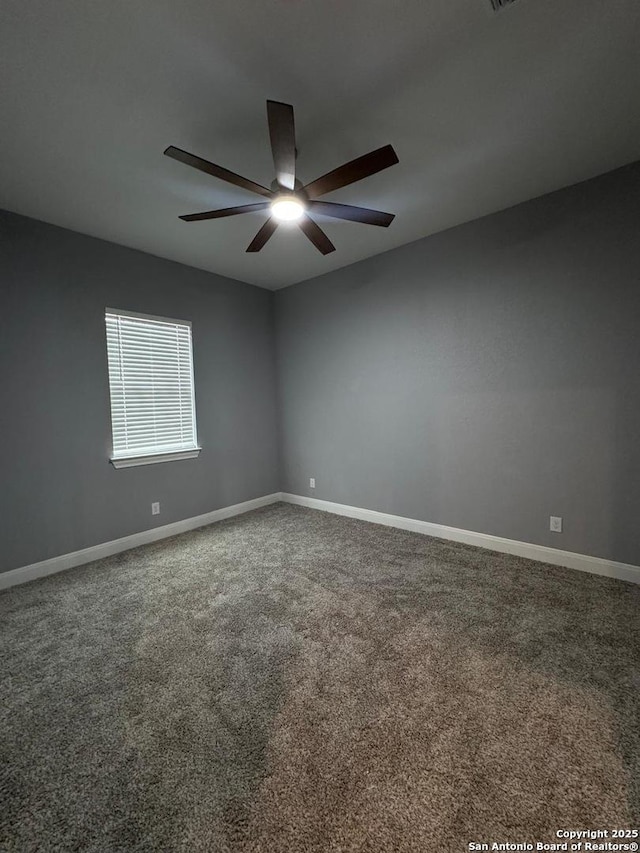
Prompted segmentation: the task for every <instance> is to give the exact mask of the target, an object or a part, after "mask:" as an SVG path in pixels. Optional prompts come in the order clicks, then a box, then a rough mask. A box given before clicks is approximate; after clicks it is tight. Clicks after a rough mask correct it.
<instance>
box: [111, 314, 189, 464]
mask: <svg viewBox="0 0 640 853" xmlns="http://www.w3.org/2000/svg"><path fill="white" fill-rule="evenodd" d="M109 314H111V315H114V316H117V317H131V318H133V319H137V320H151V321H156V322H160V323H171V324H173V325H180V326H188V327H189V330H190V333H189V344H190V356H191V358H190V366H191V406H192V410H193V439H194V446H193V447H189V448H183V449H180V450H169V451H166V450H161V451H159V452H157V453H137V454H135V455H133V454H132V455H130V456H125V455H115V452H114V447H113V444H114V442H113V406H112V400H111V370H110V364H109V345H108V338H107V315H109ZM103 322H104V330H105V343H106V348H107V380H108V385H109V420H110V423H111V455H110V457H109V462H110V463H111V464H112V465H113V467H114V468H133V467H137V466H138V465H157V464H159V463H162V462H173V461H179V460H182V459H195V458H196V457H198V456H199V455H200V451H201V450H202V446H201V445H200V442H199V440H198V424H197V416H196V382H195V363H194V357H193V324H192V322H191V320H177V319H175V318H173V317H160V316H158V315H156V314H142V313H140V312H138V311H127V310H124V309H121V308H108V307H107V308H105V309H104V315H103Z"/></svg>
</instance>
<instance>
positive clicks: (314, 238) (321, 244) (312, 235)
mask: <svg viewBox="0 0 640 853" xmlns="http://www.w3.org/2000/svg"><path fill="white" fill-rule="evenodd" d="M298 226H299V227H300V230H301V231H302V232H303V233H304V234H305V235H306V236H307V237H308V238H309V240H311V242H312V243H313V245H314V246H315V247H316V249H317V250H318V251H319V252H322V254H323V255H328V254H329V252H335V250H336V247H335V246H334V245H333V243H332V242H331V240H330V239H329V238H328V237H327V235H326V234H325V233H324V231H323V230H322V228H320V226H319V225H317V224H316V223H315V222H314V221H313V219H311V217H310V216H307V215H306V214H305V215H304V216H303V217H302V219H301V220H300V222H298Z"/></svg>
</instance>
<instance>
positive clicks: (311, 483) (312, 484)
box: [309, 477, 316, 489]
mask: <svg viewBox="0 0 640 853" xmlns="http://www.w3.org/2000/svg"><path fill="white" fill-rule="evenodd" d="M315 487H316V478H315V477H310V478H309V488H310V489H315Z"/></svg>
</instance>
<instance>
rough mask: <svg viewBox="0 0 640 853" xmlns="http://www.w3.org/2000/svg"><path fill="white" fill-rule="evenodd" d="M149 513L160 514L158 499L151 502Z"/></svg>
mask: <svg viewBox="0 0 640 853" xmlns="http://www.w3.org/2000/svg"><path fill="white" fill-rule="evenodd" d="M151 515H160V501H154V502H153V503H152V504H151Z"/></svg>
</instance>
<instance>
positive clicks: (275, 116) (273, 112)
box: [267, 101, 296, 190]
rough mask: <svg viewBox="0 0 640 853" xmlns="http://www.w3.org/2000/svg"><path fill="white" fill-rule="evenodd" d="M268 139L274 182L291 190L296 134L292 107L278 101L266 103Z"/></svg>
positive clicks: (293, 185)
mask: <svg viewBox="0 0 640 853" xmlns="http://www.w3.org/2000/svg"><path fill="white" fill-rule="evenodd" d="M267 118H268V121H269V137H270V139H271V151H272V153H273V165H274V166H275V167H276V180H277V181H278V183H279V184H280V186H281V187H285V189H288V190H292V189H294V187H295V183H296V132H295V127H294V123H293V107H292V106H291V104H281V103H280V101H267Z"/></svg>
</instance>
